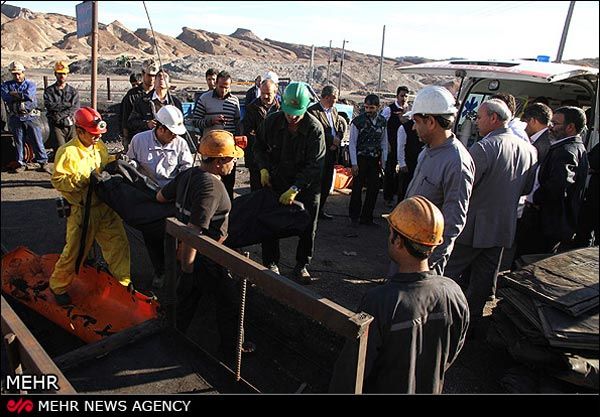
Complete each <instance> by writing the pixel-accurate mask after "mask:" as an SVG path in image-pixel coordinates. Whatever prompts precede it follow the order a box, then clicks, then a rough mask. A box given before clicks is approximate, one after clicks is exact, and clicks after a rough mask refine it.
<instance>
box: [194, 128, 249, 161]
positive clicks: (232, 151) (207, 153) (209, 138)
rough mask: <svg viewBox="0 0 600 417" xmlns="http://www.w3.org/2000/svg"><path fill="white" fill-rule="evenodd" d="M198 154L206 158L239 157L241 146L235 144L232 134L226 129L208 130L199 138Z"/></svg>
mask: <svg viewBox="0 0 600 417" xmlns="http://www.w3.org/2000/svg"><path fill="white" fill-rule="evenodd" d="M198 152H200V155H202V156H204V157H208V158H226V157H232V158H241V157H242V156H244V151H243V149H242V148H240V147H238V146H237V145H236V144H235V140H234V138H233V134H232V133H230V132H228V131H226V130H217V129H215V130H210V131H208V132H206V134H205V135H204V136H203V137H202V139H201V140H200V144H199V145H198Z"/></svg>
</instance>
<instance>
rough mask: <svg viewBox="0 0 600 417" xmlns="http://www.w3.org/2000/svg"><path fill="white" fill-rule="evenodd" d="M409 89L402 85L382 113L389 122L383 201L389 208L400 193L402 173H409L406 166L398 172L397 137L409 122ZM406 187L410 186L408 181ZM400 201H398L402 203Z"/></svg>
mask: <svg viewBox="0 0 600 417" xmlns="http://www.w3.org/2000/svg"><path fill="white" fill-rule="evenodd" d="M408 93H409V90H408V87H406V86H404V85H401V86H400V87H398V88H397V89H396V101H394V102H393V103H392V104H390V105H389V106H387V107H386V108H385V109H383V111H382V112H381V115H382V116H383V117H384V118H385V120H387V139H388V157H387V160H386V161H385V173H384V177H383V200H384V201H385V204H386V206H387V207H394V203H393V200H394V197H395V196H396V194H397V193H398V191H399V186H398V180H399V178H398V177H399V175H398V174H400V172H401V173H402V174H405V173H406V172H408V169H407V168H406V164H404V165H403V166H401V167H400V169H401V171H400V172H396V164H397V163H398V161H397V154H398V151H397V139H396V138H397V135H398V129H399V128H400V126H402V124H404V123H406V122H407V121H408V117H404V113H406V112H407V111H408V104H407V102H406V101H407V99H408ZM404 182H406V186H408V183H409V182H410V180H408V181H404ZM400 200H401V199H399V200H398V201H400Z"/></svg>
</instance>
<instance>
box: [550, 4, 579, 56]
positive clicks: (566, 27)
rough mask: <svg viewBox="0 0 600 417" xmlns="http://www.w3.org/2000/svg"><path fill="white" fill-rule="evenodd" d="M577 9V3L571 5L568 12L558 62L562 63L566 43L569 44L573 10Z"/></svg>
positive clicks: (559, 46) (559, 47) (557, 54)
mask: <svg viewBox="0 0 600 417" xmlns="http://www.w3.org/2000/svg"><path fill="white" fill-rule="evenodd" d="M574 8H575V2H574V1H572V2H570V3H569V11H568V12H567V19H566V20H565V27H564V28H563V33H562V36H561V37H560V45H558V52H557V53H556V61H554V62H562V57H563V51H564V50H565V43H567V34H568V33H569V25H570V24H571V17H572V16H573V9H574Z"/></svg>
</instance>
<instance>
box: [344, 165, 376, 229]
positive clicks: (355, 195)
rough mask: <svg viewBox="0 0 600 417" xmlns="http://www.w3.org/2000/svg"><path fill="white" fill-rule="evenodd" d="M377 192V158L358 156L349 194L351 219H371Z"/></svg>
mask: <svg viewBox="0 0 600 417" xmlns="http://www.w3.org/2000/svg"><path fill="white" fill-rule="evenodd" d="M365 185H366V187H367V195H366V197H365V204H364V205H363V204H362V188H363V187H364V186H365ZM378 193H379V158H378V157H375V156H362V155H360V156H358V176H357V177H356V178H354V181H353V183H352V195H351V196H350V207H349V212H350V218H351V219H352V220H358V219H359V218H360V220H362V221H367V222H368V221H372V220H373V210H375V203H376V202H377V194H378Z"/></svg>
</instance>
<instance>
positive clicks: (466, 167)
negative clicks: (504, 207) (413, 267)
mask: <svg viewBox="0 0 600 417" xmlns="http://www.w3.org/2000/svg"><path fill="white" fill-rule="evenodd" d="M474 177H475V164H474V163H473V159H472V158H471V155H470V154H469V151H467V149H466V148H465V146H464V145H463V144H462V143H461V142H460V141H459V140H458V139H457V138H456V136H454V134H453V135H452V137H451V138H450V139H448V141H447V142H446V143H445V144H444V145H442V146H440V147H437V148H434V149H431V148H429V146H425V147H424V148H423V150H422V151H421V153H420V154H419V159H418V162H417V168H416V169H415V174H414V177H413V179H412V181H411V182H410V184H409V185H408V189H407V190H406V198H408V197H412V196H414V195H421V196H423V197H425V198H427V199H428V200H429V201H431V202H432V203H433V204H435V205H436V206H437V207H438V208H439V209H440V210H441V212H442V214H443V215H444V242H443V243H442V244H441V245H439V246H438V247H436V248H435V250H434V251H433V254H432V255H431V256H430V257H429V266H430V267H431V269H435V271H436V272H437V273H438V274H443V272H444V268H445V267H446V263H447V262H448V258H449V257H450V253H451V252H452V248H453V247H454V241H455V240H456V237H457V236H458V235H459V234H460V232H461V231H462V229H463V227H464V225H465V221H466V219H467V209H468V208H469V199H470V197H471V189H472V187H473V179H474Z"/></svg>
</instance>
